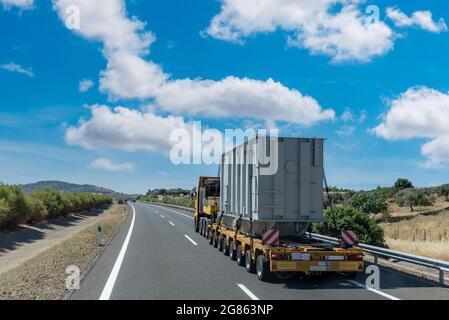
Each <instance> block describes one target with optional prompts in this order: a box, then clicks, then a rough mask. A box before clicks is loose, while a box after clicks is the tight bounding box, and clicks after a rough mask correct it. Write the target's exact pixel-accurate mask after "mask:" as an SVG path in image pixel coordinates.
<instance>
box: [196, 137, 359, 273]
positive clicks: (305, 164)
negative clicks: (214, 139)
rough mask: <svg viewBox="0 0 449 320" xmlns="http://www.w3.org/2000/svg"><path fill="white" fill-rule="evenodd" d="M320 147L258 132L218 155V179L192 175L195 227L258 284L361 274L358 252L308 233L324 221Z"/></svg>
mask: <svg viewBox="0 0 449 320" xmlns="http://www.w3.org/2000/svg"><path fill="white" fill-rule="evenodd" d="M323 149H324V139H320V138H279V137H275V138H270V137H266V136H256V137H254V138H252V139H248V141H246V142H244V143H242V144H241V145H239V146H237V147H235V148H233V149H232V150H230V151H228V152H226V153H224V154H223V155H222V157H221V160H220V165H219V176H217V177H213V176H209V177H207V176H203V177H200V178H199V179H198V184H197V187H196V192H194V194H193V196H194V198H193V199H194V202H195V203H194V208H195V211H194V225H195V231H196V232H198V233H200V235H201V236H203V237H205V238H206V239H207V240H208V241H209V244H211V245H213V246H214V247H215V248H217V249H218V251H221V252H222V253H223V254H224V255H225V256H229V257H230V259H231V260H235V261H236V262H237V264H238V265H240V266H243V267H245V268H246V270H247V271H248V272H250V273H256V275H257V277H258V279H259V280H261V281H271V280H273V279H274V277H277V278H280V279H287V278H289V277H291V276H293V275H295V274H297V273H304V274H307V275H320V274H322V273H341V274H345V275H346V276H349V277H353V276H355V275H356V274H357V273H358V272H363V271H364V262H363V250H362V249H360V248H357V247H355V246H352V245H349V244H347V243H343V242H342V243H341V244H340V245H333V244H329V243H324V242H321V241H318V240H315V239H313V238H312V237H311V236H310V233H308V232H307V231H308V230H310V226H311V224H312V223H314V222H320V221H322V220H323V198H324V195H323V184H324V182H325V177H324V165H323V158H324V157H323V154H324V152H323ZM268 154H269V155H268ZM269 167H272V168H271V169H270V168H269ZM273 168H274V169H273ZM326 185H327V183H326Z"/></svg>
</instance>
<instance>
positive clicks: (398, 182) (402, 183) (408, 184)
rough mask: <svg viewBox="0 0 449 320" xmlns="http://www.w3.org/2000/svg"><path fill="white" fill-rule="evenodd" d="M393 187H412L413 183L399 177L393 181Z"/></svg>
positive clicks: (398, 188) (397, 188) (401, 188)
mask: <svg viewBox="0 0 449 320" xmlns="http://www.w3.org/2000/svg"><path fill="white" fill-rule="evenodd" d="M394 188H395V189H396V190H403V189H409V188H413V184H412V182H411V181H410V180H408V179H403V178H401V179H398V180H396V182H395V183H394Z"/></svg>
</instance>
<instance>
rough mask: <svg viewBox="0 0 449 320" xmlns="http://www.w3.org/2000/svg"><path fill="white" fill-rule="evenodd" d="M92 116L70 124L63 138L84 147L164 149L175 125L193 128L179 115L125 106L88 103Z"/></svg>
mask: <svg viewBox="0 0 449 320" xmlns="http://www.w3.org/2000/svg"><path fill="white" fill-rule="evenodd" d="M91 111H92V117H91V119H89V120H84V119H81V120H80V121H79V123H78V125H77V126H70V127H69V128H68V129H67V132H66V137H65V138H66V141H67V143H68V144H70V145H79V146H82V147H84V148H87V149H92V148H112V149H120V150H127V151H137V150H151V151H159V152H167V151H169V150H170V148H171V147H172V146H173V144H174V142H172V141H170V135H171V133H172V132H173V130H175V129H186V130H188V131H189V132H191V131H192V127H191V126H190V125H189V124H188V123H186V122H184V120H183V118H182V117H173V116H168V117H160V116H157V115H155V114H154V113H151V112H140V111H137V110H133V109H128V108H125V107H116V108H114V109H111V108H109V107H107V106H104V105H94V106H91Z"/></svg>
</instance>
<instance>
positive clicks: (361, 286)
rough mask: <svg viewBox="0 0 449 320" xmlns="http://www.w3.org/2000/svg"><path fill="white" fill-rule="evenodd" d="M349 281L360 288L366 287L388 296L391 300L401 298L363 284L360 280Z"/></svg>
mask: <svg viewBox="0 0 449 320" xmlns="http://www.w3.org/2000/svg"><path fill="white" fill-rule="evenodd" d="M348 282H350V283H352V284H354V285H356V286H358V287H360V288H364V289H366V290H368V291H371V292H374V293H377V294H378V295H381V296H382V297H385V298H388V299H390V300H401V299H399V298H396V297H395V296H392V295H389V294H388V293H385V292H382V291H380V290H377V289H374V288H370V287H367V286H365V285H364V284H361V283H360V282H357V281H354V280H348Z"/></svg>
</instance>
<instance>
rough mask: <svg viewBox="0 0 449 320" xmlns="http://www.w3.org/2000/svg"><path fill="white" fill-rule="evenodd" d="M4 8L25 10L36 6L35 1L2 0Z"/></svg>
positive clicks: (0, 0) (0, 1)
mask: <svg viewBox="0 0 449 320" xmlns="http://www.w3.org/2000/svg"><path fill="white" fill-rule="evenodd" d="M0 3H1V4H2V5H3V7H4V8H6V9H9V8H12V7H18V8H20V9H23V10H27V9H31V8H33V5H34V0H0Z"/></svg>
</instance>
